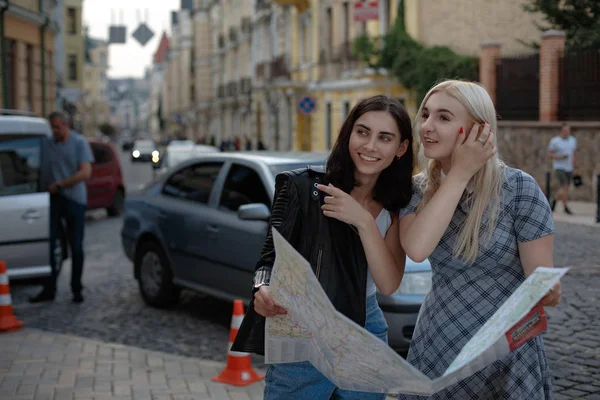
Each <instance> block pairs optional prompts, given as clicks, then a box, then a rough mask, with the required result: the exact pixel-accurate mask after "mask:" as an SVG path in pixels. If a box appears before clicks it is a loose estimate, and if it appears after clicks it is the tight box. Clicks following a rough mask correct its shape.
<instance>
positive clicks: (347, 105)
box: [344, 101, 350, 119]
mask: <svg viewBox="0 0 600 400" xmlns="http://www.w3.org/2000/svg"><path fill="white" fill-rule="evenodd" d="M348 114H350V102H349V101H345V102H344V119H346V117H347V116H348Z"/></svg>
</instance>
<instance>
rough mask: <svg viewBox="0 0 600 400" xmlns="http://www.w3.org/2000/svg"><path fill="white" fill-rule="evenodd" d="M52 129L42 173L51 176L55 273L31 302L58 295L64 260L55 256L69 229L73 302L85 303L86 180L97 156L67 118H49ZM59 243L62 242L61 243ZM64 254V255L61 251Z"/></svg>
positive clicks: (51, 116) (53, 267)
mask: <svg viewBox="0 0 600 400" xmlns="http://www.w3.org/2000/svg"><path fill="white" fill-rule="evenodd" d="M48 120H49V121H50V125H51V126H52V133H53V136H54V139H53V140H50V142H49V143H47V146H46V149H45V150H47V151H46V155H45V158H44V163H43V165H42V170H43V171H44V173H45V175H47V179H48V181H49V182H48V183H49V187H48V191H49V192H50V265H51V266H52V274H51V275H50V276H49V277H48V279H47V280H46V282H45V284H44V288H43V290H42V291H41V292H40V293H39V294H38V295H37V296H35V297H32V298H30V300H29V301H30V302H32V303H39V302H43V301H53V300H54V296H55V295H56V279H57V277H58V273H59V271H60V265H58V264H59V262H60V260H58V261H57V257H56V256H55V254H56V253H57V252H56V249H57V244H58V243H60V240H59V238H60V234H59V233H60V230H61V229H62V227H63V226H64V227H66V232H65V233H66V238H67V241H68V244H69V247H70V249H71V264H72V271H71V290H72V291H73V302H75V303H81V302H83V296H82V295H81V291H82V289H83V287H82V285H81V276H82V274H83V233H84V229H85V210H86V208H87V191H86V187H85V181H86V180H88V179H89V177H90V175H91V174H92V165H91V164H92V162H93V161H94V156H93V154H92V150H91V148H90V145H89V143H88V141H87V140H86V139H85V137H83V136H82V135H80V134H79V133H77V132H75V131H72V130H71V129H70V128H69V121H68V119H67V117H66V116H65V115H64V114H62V113H60V112H53V113H52V114H50V116H49V117H48ZM57 242H58V243H57ZM59 253H60V252H59Z"/></svg>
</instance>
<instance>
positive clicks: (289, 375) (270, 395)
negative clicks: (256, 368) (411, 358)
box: [264, 296, 388, 400]
mask: <svg viewBox="0 0 600 400" xmlns="http://www.w3.org/2000/svg"><path fill="white" fill-rule="evenodd" d="M365 328H366V329H367V330H368V331H369V332H371V333H372V334H374V335H375V336H377V337H378V338H379V339H381V340H383V341H384V342H386V343H387V332H388V325H387V322H386V321H385V318H384V317H383V312H382V311H381V309H380V308H379V304H377V298H376V296H371V297H369V298H368V299H367V318H366V324H365ZM264 399H265V400H280V399H299V400H302V399H310V400H313V399H315V400H317V399H318V400H321V399H323V400H327V399H341V400H342V399H343V400H350V399H362V400H382V399H385V394H382V393H365V392H355V391H349V390H341V389H339V388H338V387H336V386H335V385H334V384H333V383H332V382H331V381H330V380H329V379H327V378H326V377H325V376H324V375H323V374H321V373H320V372H319V371H318V370H317V369H316V368H315V367H313V365H312V364H311V363H310V362H308V361H305V362H298V363H285V364H271V365H269V366H268V367H267V374H266V376H265V394H264Z"/></svg>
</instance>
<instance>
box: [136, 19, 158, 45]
mask: <svg viewBox="0 0 600 400" xmlns="http://www.w3.org/2000/svg"><path fill="white" fill-rule="evenodd" d="M131 36H133V38H134V39H135V40H137V41H138V42H139V43H140V44H141V45H142V46H145V45H146V43H148V42H149V41H150V39H152V37H154V32H152V29H150V28H148V25H146V24H145V23H143V22H142V23H141V24H140V26H138V28H137V29H136V30H135V32H133V34H132V35H131Z"/></svg>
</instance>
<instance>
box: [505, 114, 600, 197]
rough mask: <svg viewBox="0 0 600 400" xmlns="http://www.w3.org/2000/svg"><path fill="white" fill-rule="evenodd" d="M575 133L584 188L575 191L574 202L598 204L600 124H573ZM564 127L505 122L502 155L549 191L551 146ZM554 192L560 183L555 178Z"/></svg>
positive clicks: (546, 123) (538, 123)
mask: <svg viewBox="0 0 600 400" xmlns="http://www.w3.org/2000/svg"><path fill="white" fill-rule="evenodd" d="M570 124H571V132H572V134H573V136H575V138H576V139H577V142H578V145H579V154H578V160H579V166H580V173H581V176H582V178H583V182H584V184H583V185H582V186H581V187H579V188H572V189H571V192H570V198H571V199H573V200H583V201H595V199H596V197H595V196H596V190H597V188H596V187H595V185H596V175H597V174H600V158H599V157H598V156H597V154H600V122H572V123H570ZM560 127H561V123H559V122H537V121H532V122H529V121H523V122H516V121H514V122H513V121H502V122H499V126H498V151H499V154H500V156H501V157H502V159H503V160H504V161H505V162H506V163H507V164H508V165H510V166H512V167H516V168H519V169H522V170H523V171H525V172H527V173H529V174H531V175H532V176H533V177H534V178H535V179H536V180H537V182H538V184H539V185H540V186H541V187H542V189H544V190H545V186H546V172H547V171H551V170H552V161H551V160H550V158H549V157H548V143H549V142H550V139H552V137H554V136H556V135H558V133H559V131H560ZM551 182H552V190H553V191H555V190H557V183H556V179H555V178H554V176H553V177H552V180H551Z"/></svg>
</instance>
